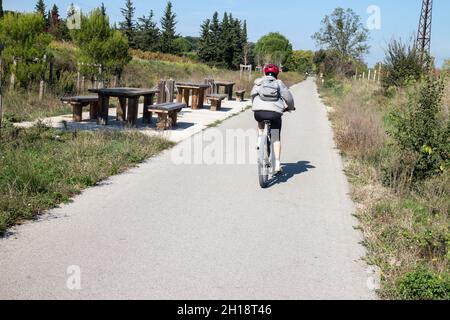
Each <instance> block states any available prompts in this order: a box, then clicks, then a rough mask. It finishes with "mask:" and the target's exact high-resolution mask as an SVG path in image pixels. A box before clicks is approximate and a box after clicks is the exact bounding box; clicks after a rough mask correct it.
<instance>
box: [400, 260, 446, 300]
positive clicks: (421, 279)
mask: <svg viewBox="0 0 450 320" xmlns="http://www.w3.org/2000/svg"><path fill="white" fill-rule="evenodd" d="M398 294H399V296H400V298H401V299H406V300H449V299H450V276H448V275H444V276H440V275H437V274H436V273H434V272H432V271H430V270H427V269H426V268H424V267H420V268H418V269H416V270H415V271H413V272H410V273H407V274H405V275H404V276H403V277H402V278H401V279H400V280H399V282H398Z"/></svg>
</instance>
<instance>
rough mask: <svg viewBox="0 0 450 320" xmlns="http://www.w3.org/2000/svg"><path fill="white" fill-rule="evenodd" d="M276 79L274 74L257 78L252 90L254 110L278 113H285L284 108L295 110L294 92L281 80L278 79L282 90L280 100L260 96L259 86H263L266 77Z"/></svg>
mask: <svg viewBox="0 0 450 320" xmlns="http://www.w3.org/2000/svg"><path fill="white" fill-rule="evenodd" d="M267 78H268V79H275V78H273V77H272V76H265V77H263V78H259V79H256V81H255V85H254V87H253V90H252V102H253V108H252V110H253V111H274V112H277V113H281V114H282V113H283V112H284V110H285V109H286V106H287V109H288V110H294V109H295V103H294V97H293V96H292V93H291V92H290V91H289V89H288V87H286V85H285V84H284V83H283V81H281V80H277V82H278V84H279V85H280V89H281V90H280V91H281V99H280V100H278V101H263V100H262V99H261V98H260V97H259V94H258V92H259V90H258V89H259V86H261V83H262V81H263V80H264V79H267Z"/></svg>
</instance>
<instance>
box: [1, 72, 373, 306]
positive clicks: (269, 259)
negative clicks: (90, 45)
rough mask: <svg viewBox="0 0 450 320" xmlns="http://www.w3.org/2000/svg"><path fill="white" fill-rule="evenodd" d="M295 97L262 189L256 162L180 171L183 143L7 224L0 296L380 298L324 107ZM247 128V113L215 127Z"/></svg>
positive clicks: (310, 87)
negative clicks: (274, 171)
mask: <svg viewBox="0 0 450 320" xmlns="http://www.w3.org/2000/svg"><path fill="white" fill-rule="evenodd" d="M292 91H293V93H294V95H295V99H296V104H297V110H298V111H297V112H296V113H293V114H288V115H286V116H285V123H284V129H283V134H282V135H283V143H284V144H283V148H284V153H283V162H284V166H285V174H284V176H282V177H280V178H279V179H277V180H276V181H274V183H273V184H272V186H271V187H270V188H269V189H266V190H262V189H260V188H259V186H258V181H257V170H256V166H255V165H253V164H244V165H238V164H234V165H233V164H229V165H219V164H213V165H204V164H203V165H199V164H198V165H192V164H181V165H176V164H175V163H174V162H173V152H178V151H180V149H183V148H186V150H189V148H187V147H188V144H189V145H192V144H191V143H192V142H191V140H187V141H184V142H182V143H180V144H178V145H177V146H176V147H175V148H174V150H171V151H169V152H165V153H164V154H162V155H160V156H159V157H157V158H154V159H151V160H149V161H148V162H146V163H144V164H142V165H141V166H140V167H138V168H135V169H133V170H130V171H129V172H127V173H125V174H122V175H119V176H115V177H113V178H111V179H109V180H108V181H106V182H105V183H103V184H102V185H101V186H99V187H95V188H91V189H89V190H86V191H85V192H84V193H83V194H82V195H80V196H78V197H76V198H75V199H74V202H73V203H72V204H69V205H65V206H63V207H61V208H59V209H56V210H52V211H51V212H50V213H49V214H48V215H45V216H43V217H42V219H41V221H38V222H34V223H27V224H25V225H23V226H20V227H16V228H14V229H13V230H12V231H13V232H14V233H13V234H12V235H11V236H9V237H8V238H5V239H2V240H0V270H1V272H0V298H1V299H5V298H10V299H11V298H12V299H24V298H31V299H37V298H46V299H110V298H113V299H115V298H117V299H373V298H376V296H375V294H374V293H373V292H372V291H370V290H369V288H368V286H367V281H368V277H369V275H368V274H367V272H366V270H367V266H366V265H365V264H364V263H363V262H362V261H361V257H363V256H364V254H365V251H364V248H363V247H362V246H361V245H360V244H359V242H360V241H361V235H360V233H359V232H358V231H356V230H355V229H354V226H355V225H356V224H357V221H356V220H355V219H354V218H353V217H352V213H353V212H354V206H353V203H352V202H351V200H350V198H349V196H348V192H349V188H348V183H347V180H346V177H345V175H344V173H343V166H342V161H341V158H340V156H339V154H338V152H337V150H336V149H335V145H334V143H333V136H332V129H331V127H330V124H329V122H328V120H327V114H326V107H325V106H324V105H323V104H322V103H321V102H320V99H319V97H318V95H317V92H316V86H315V84H314V82H313V81H312V80H307V81H305V82H303V83H302V84H300V85H298V86H295V87H294V88H292ZM254 128H255V122H254V120H253V115H252V113H251V112H250V111H248V112H245V113H242V114H241V115H239V116H237V117H234V118H232V119H229V120H227V121H226V122H225V123H224V124H223V125H222V126H220V127H219V128H218V130H219V131H218V132H219V133H222V134H223V135H225V133H226V132H229V131H231V132H234V131H235V130H238V129H253V130H254ZM209 130H211V129H209ZM209 130H207V131H206V133H207V132H208V131H209ZM213 130H217V129H213ZM217 143H220V141H215V142H212V146H213V147H214V146H217V145H215V144H217ZM248 150H250V151H249V152H256V151H254V146H250V147H249V148H248ZM196 152H198V150H196V149H195V148H192V153H194V156H195V153H196ZM70 266H75V267H72V268H70ZM78 284H79V285H80V290H76V289H77V288H78ZM73 289H75V290H73Z"/></svg>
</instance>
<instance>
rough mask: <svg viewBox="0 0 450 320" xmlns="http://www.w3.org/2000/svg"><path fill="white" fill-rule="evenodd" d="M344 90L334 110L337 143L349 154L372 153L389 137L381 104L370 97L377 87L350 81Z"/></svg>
mask: <svg viewBox="0 0 450 320" xmlns="http://www.w3.org/2000/svg"><path fill="white" fill-rule="evenodd" d="M344 91H345V92H344V94H343V96H342V97H339V98H338V101H336V105H337V106H336V107H335V108H334V112H333V113H332V117H333V120H334V121H333V123H334V128H335V135H336V142H337V144H338V147H339V149H340V150H341V151H342V152H344V153H345V154H347V155H350V156H356V157H360V158H363V159H364V158H367V157H370V156H373V155H374V154H375V153H377V152H378V151H379V150H380V148H381V147H382V146H383V144H384V142H385V140H386V134H385V131H384V128H383V121H382V119H381V116H380V114H379V112H378V110H377V108H378V107H377V106H375V105H374V104H372V102H371V100H370V99H369V98H370V97H372V96H373V95H374V93H375V91H376V87H374V86H371V85H366V84H364V83H361V82H353V83H350V84H348V83H347V84H346V86H345V89H344Z"/></svg>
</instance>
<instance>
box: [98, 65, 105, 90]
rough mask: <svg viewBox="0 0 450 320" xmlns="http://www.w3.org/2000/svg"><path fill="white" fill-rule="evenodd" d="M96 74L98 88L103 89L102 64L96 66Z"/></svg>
mask: <svg viewBox="0 0 450 320" xmlns="http://www.w3.org/2000/svg"><path fill="white" fill-rule="evenodd" d="M98 74H99V81H98V89H103V87H104V82H103V66H102V65H99V67H98Z"/></svg>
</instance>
